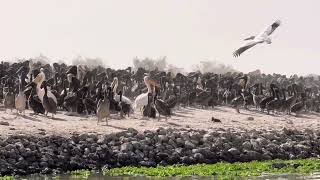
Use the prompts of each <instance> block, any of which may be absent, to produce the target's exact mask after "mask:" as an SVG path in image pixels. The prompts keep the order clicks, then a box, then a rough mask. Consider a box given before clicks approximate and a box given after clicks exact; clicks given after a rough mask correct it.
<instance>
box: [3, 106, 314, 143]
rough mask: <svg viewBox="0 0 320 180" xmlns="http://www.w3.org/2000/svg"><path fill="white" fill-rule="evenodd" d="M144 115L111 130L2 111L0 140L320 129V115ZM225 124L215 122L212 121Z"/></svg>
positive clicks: (219, 110) (185, 111) (192, 111)
mask: <svg viewBox="0 0 320 180" xmlns="http://www.w3.org/2000/svg"><path fill="white" fill-rule="evenodd" d="M140 114H141V113H139V112H135V113H134V114H132V115H131V116H130V117H129V118H128V117H125V118H124V119H120V118H119V115H116V114H113V115H111V117H110V118H109V122H108V126H106V123H105V122H100V123H99V124H97V118H96V117H95V116H93V115H91V116H69V115H66V112H62V111H61V112H58V113H57V115H56V116H55V118H54V119H51V117H45V116H43V115H38V116H34V115H31V111H29V110H27V111H26V112H25V115H17V113H16V111H15V110H13V112H10V110H7V111H6V112H5V110H4V108H3V107H0V124H3V123H4V124H5V123H6V122H7V123H9V125H8V124H7V125H0V132H1V133H0V134H1V135H0V136H1V137H6V136H9V135H13V134H23V135H38V136H44V135H52V134H55V135H61V136H70V135H72V134H73V133H78V134H82V133H97V134H98V135H104V134H109V133H112V132H119V131H123V130H126V129H127V128H134V129H136V130H138V131H144V130H153V129H156V128H159V127H165V128H168V127H171V128H176V129H182V128H184V129H188V128H192V129H201V130H202V129H203V130H221V129H234V130H236V131H243V130H251V129H256V130H261V129H271V130H281V129H282V128H284V127H286V128H290V129H291V128H293V129H298V130H303V129H312V130H319V129H320V123H319V122H320V114H319V113H314V112H306V113H303V114H302V116H301V117H295V116H293V115H284V114H281V115H267V114H266V113H261V112H259V111H257V110H255V109H253V108H252V109H251V110H241V113H240V114H239V113H237V112H236V111H235V110H234V109H232V108H230V107H225V106H219V107H215V108H213V109H212V108H209V109H201V108H193V107H188V108H179V109H176V110H175V111H174V115H173V116H172V117H171V118H168V120H167V121H166V120H165V118H164V117H162V118H161V119H160V120H158V119H148V118H144V117H141V115H140ZM212 117H214V118H216V119H219V120H221V123H219V122H213V121H212V120H211V118H212Z"/></svg>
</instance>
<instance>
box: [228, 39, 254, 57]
mask: <svg viewBox="0 0 320 180" xmlns="http://www.w3.org/2000/svg"><path fill="white" fill-rule="evenodd" d="M258 43H260V42H256V41H250V42H248V43H246V44H245V45H243V46H241V47H240V48H239V49H237V50H236V51H235V52H233V56H234V57H238V56H240V54H242V53H243V52H244V51H246V50H247V49H249V48H252V47H253V46H255V45H256V44H258Z"/></svg>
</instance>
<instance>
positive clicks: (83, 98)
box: [0, 60, 320, 123]
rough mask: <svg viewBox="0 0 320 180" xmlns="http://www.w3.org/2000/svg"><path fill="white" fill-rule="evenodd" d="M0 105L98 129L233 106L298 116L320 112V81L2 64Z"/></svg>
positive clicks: (28, 62)
mask: <svg viewBox="0 0 320 180" xmlns="http://www.w3.org/2000/svg"><path fill="white" fill-rule="evenodd" d="M0 77H1V81H0V88H1V90H0V99H1V100H3V101H2V102H3V105H4V108H5V109H6V111H7V110H11V111H12V110H13V109H16V110H17V113H19V114H21V113H22V114H24V112H25V110H26V109H30V110H32V111H33V112H34V114H35V115H38V114H44V115H45V116H47V115H48V113H50V114H52V118H53V116H54V114H56V113H57V111H67V113H70V114H73V115H74V114H77V115H90V114H91V115H94V116H97V119H98V123H99V122H100V121H102V120H105V121H106V122H108V121H107V118H108V117H109V116H110V114H118V115H119V116H120V117H122V118H125V116H130V114H131V113H133V111H136V112H138V113H140V112H141V115H142V116H146V117H149V118H157V117H158V118H159V119H160V117H165V118H166V119H167V117H170V116H171V115H172V114H173V113H172V110H173V109H176V108H180V107H181V108H182V107H187V106H193V107H198V108H210V109H211V108H213V107H214V106H218V105H224V106H232V107H233V108H235V110H236V111H237V112H239V113H240V109H241V108H245V109H249V110H255V111H261V112H265V113H268V114H271V113H276V114H291V113H294V115H299V113H301V112H303V111H315V112H319V111H320V88H319V87H320V78H319V77H298V76H291V77H286V76H284V75H280V74H273V75H270V74H268V75H266V74H261V73H260V72H252V73H248V74H243V73H238V72H234V73H231V72H229V73H226V74H215V73H214V72H209V73H203V74H202V73H200V72H190V73H188V74H181V73H177V74H173V73H172V72H166V71H159V70H152V71H147V70H145V69H143V68H138V69H136V70H135V71H133V70H132V68H131V67H128V68H127V69H120V70H115V69H111V68H103V67H101V66H98V67H96V68H88V67H87V66H86V65H77V66H74V65H71V66H68V65H66V64H64V63H60V64H59V63H53V64H52V65H50V64H41V63H40V62H34V61H32V60H25V61H21V62H18V63H8V62H1V64H0Z"/></svg>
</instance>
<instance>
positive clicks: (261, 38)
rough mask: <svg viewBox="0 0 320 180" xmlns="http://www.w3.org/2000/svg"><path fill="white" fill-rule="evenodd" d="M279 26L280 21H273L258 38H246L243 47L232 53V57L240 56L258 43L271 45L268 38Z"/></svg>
mask: <svg viewBox="0 0 320 180" xmlns="http://www.w3.org/2000/svg"><path fill="white" fill-rule="evenodd" d="M280 24H281V21H280V20H277V21H275V22H274V23H272V24H271V26H268V27H267V28H266V29H265V30H264V31H262V32H261V33H260V34H259V35H258V36H251V37H249V38H246V39H244V40H246V41H248V42H246V43H245V44H244V45H242V46H241V47H240V48H239V49H237V50H236V51H235V52H234V53H233V56H234V57H238V56H240V55H241V54H242V53H243V52H244V51H246V50H247V49H250V48H252V47H253V46H255V45H256V44H260V43H268V44H271V43H272V42H271V38H270V37H269V36H270V35H271V34H272V33H273V31H274V30H276V29H277V28H278V27H279V26H280Z"/></svg>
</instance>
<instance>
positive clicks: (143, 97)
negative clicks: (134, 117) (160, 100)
mask: <svg viewBox="0 0 320 180" xmlns="http://www.w3.org/2000/svg"><path fill="white" fill-rule="evenodd" d="M147 104H148V93H142V94H140V95H139V96H137V98H136V99H135V100H134V104H133V109H139V108H142V107H143V106H146V105H147Z"/></svg>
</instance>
